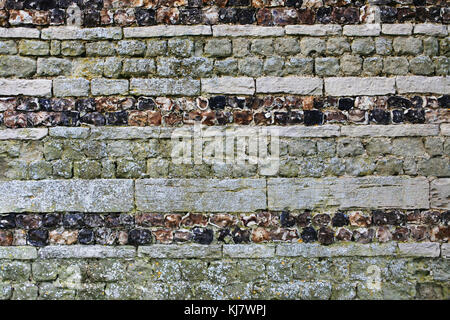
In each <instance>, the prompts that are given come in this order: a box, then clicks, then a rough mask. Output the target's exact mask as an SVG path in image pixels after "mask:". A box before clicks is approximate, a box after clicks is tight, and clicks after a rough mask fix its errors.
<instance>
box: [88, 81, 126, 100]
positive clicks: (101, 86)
mask: <svg viewBox="0 0 450 320" xmlns="http://www.w3.org/2000/svg"><path fill="white" fill-rule="evenodd" d="M91 92H92V94H93V95H94V96H111V95H127V94H128V80H115V79H102V78H97V79H92V80H91Z"/></svg>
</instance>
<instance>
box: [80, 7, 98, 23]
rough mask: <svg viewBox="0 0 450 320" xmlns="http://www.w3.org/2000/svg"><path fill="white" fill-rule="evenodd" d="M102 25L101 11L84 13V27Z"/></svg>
mask: <svg viewBox="0 0 450 320" xmlns="http://www.w3.org/2000/svg"><path fill="white" fill-rule="evenodd" d="M99 24H100V11H97V10H86V11H84V12H83V26H85V27H96V26H98V25H99Z"/></svg>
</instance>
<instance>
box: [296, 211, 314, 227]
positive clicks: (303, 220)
mask: <svg viewBox="0 0 450 320" xmlns="http://www.w3.org/2000/svg"><path fill="white" fill-rule="evenodd" d="M297 223H298V225H299V226H300V227H302V228H304V227H306V226H308V225H309V224H310V223H311V212H309V211H306V212H303V213H301V214H299V215H298V216H297Z"/></svg>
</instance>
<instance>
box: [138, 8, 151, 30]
mask: <svg viewBox="0 0 450 320" xmlns="http://www.w3.org/2000/svg"><path fill="white" fill-rule="evenodd" d="M135 17H136V22H137V24H138V25H140V26H150V25H153V24H156V13H155V10H153V9H143V8H136V11H135Z"/></svg>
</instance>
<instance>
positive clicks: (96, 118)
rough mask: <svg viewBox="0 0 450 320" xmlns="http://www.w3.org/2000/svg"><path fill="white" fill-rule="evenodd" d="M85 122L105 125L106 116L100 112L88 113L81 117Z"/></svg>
mask: <svg viewBox="0 0 450 320" xmlns="http://www.w3.org/2000/svg"><path fill="white" fill-rule="evenodd" d="M80 121H81V122H83V123H88V124H93V125H94V126H104V125H105V123H106V120H105V117H104V116H103V115H102V114H101V113H99V112H92V113H88V114H86V115H84V116H82V117H81V118H80Z"/></svg>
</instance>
